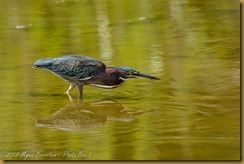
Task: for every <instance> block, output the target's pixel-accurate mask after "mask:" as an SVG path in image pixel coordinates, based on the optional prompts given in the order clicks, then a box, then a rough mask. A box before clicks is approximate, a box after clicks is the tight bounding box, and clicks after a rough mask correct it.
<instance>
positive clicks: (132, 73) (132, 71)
mask: <svg viewBox="0 0 244 164" xmlns="http://www.w3.org/2000/svg"><path fill="white" fill-rule="evenodd" d="M129 73H130V74H131V75H137V74H138V73H139V72H138V71H136V70H131V71H130V72H129Z"/></svg>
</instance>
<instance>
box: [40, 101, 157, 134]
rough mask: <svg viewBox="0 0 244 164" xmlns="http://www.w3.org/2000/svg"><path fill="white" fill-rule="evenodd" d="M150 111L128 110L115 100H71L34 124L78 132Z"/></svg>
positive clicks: (128, 119) (127, 119)
mask: <svg viewBox="0 0 244 164" xmlns="http://www.w3.org/2000/svg"><path fill="white" fill-rule="evenodd" d="M150 112H153V111H135V110H129V109H126V108H125V107H124V106H123V105H122V104H121V103H118V102H115V101H100V102H94V103H84V102H75V103H74V102H73V103H70V104H69V105H68V106H66V107H64V108H61V109H60V110H59V111H57V112H56V113H54V114H53V115H51V116H49V117H46V118H42V119H37V120H36V126H37V127H48V128H57V129H62V130H65V131H76V132H79V131H84V130H87V129H89V128H94V127H99V126H102V125H104V124H105V123H106V122H108V121H132V120H134V119H136V118H138V117H139V116H141V115H143V114H147V113H150Z"/></svg>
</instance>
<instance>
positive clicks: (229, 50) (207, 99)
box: [0, 0, 240, 160]
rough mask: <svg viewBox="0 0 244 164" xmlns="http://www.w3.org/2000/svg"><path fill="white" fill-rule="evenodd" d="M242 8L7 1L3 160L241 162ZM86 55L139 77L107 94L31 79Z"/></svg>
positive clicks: (193, 2) (161, 2)
mask: <svg viewBox="0 0 244 164" xmlns="http://www.w3.org/2000/svg"><path fill="white" fill-rule="evenodd" d="M239 10H240V7H239V2H234V1H229V0H223V1H198V0H155V1H147V0H146V1H145V0H135V1H131V0H123V1H121V0H118V1H104V0H101V1H85V0H84V1H77V0H56V1H47V0H43V1H29V0H24V1H21V3H20V1H16V0H13V1H1V2H0V38H1V42H0V56H1V60H0V70H1V74H0V76H1V80H0V90H1V92H0V104H1V106H0V114H1V125H0V138H1V140H0V159H13V160H16V159H48V160H53V159H62V160H63V159H64V160H65V159H67V160H68V159H76V160H94V159H95V160H110V159H112V160H238V159H240V46H239V45H240V39H239V37H240V30H239V29H240V28H239V26H240V23H239V20H240V16H239ZM70 53H75V54H82V55H87V56H90V57H93V58H96V59H98V60H100V61H103V62H104V63H105V64H106V65H108V66H131V67H134V68H136V69H138V70H140V71H141V72H144V73H147V74H150V75H153V76H157V77H159V78H160V79H161V80H160V81H153V80H150V79H144V78H137V79H131V80H129V81H126V83H125V84H123V86H121V87H119V88H116V89H112V90H108V89H100V88H96V87H91V86H85V88H84V99H83V100H77V99H76V97H77V90H74V91H73V93H72V95H73V96H74V97H75V98H74V100H73V101H70V100H69V98H68V96H67V95H65V94H64V92H65V91H66V89H67V88H68V86H69V84H68V83H67V82H65V81H63V80H61V79H59V78H58V77H56V76H54V75H53V74H51V73H50V72H47V71H45V70H41V69H32V68H31V66H32V64H33V62H34V61H35V60H37V59H40V58H46V57H57V56H61V55H64V54H70Z"/></svg>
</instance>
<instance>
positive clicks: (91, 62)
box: [32, 55, 160, 98]
mask: <svg viewBox="0 0 244 164" xmlns="http://www.w3.org/2000/svg"><path fill="white" fill-rule="evenodd" d="M32 67H33V68H44V69H47V70H49V71H51V72H52V73H54V74H55V75H57V76H59V77H60V78H62V79H64V80H66V81H68V82H70V86H69V88H68V90H67V91H66V93H67V95H68V96H69V97H71V96H70V92H71V91H72V89H74V88H75V87H76V86H77V88H78V93H79V98H82V95H83V86H84V85H91V86H96V87H101V88H116V87H119V86H121V85H122V84H123V83H124V81H125V80H126V79H127V78H135V77H146V78H149V79H155V80H160V79H159V78H157V77H154V76H151V75H147V74H144V73H141V72H139V71H137V70H135V69H133V68H130V67H107V66H106V65H105V64H104V63H102V62H100V61H98V60H96V59H93V58H90V57H87V56H79V55H68V56H61V57H57V58H46V59H40V60H37V61H36V62H35V63H34V64H33V66H32Z"/></svg>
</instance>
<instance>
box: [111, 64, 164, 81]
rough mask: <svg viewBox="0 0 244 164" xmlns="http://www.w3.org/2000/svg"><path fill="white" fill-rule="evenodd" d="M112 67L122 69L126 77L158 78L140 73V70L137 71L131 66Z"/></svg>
mask: <svg viewBox="0 0 244 164" xmlns="http://www.w3.org/2000/svg"><path fill="white" fill-rule="evenodd" d="M113 68H114V69H116V70H120V71H123V72H124V73H125V76H126V77H127V78H136V77H146V78H149V79H154V80H160V79H159V78H157V77H154V76H151V75H147V74H144V73H141V72H140V71H138V70H136V69H134V68H131V67H113Z"/></svg>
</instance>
